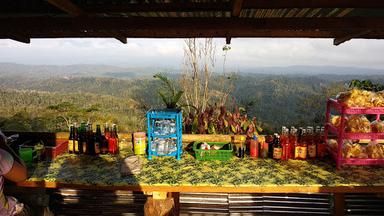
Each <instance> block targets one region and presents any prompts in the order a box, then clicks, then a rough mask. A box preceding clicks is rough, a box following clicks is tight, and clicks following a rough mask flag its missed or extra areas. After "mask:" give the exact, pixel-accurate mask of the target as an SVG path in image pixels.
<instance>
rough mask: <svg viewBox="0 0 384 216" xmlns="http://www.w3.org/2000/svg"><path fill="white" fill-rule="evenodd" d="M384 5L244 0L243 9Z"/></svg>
mask: <svg viewBox="0 0 384 216" xmlns="http://www.w3.org/2000/svg"><path fill="white" fill-rule="evenodd" d="M383 7H384V1H382V0H364V1H361V0H337V1H335V0H305V1H302V0H284V1H282V0H244V4H243V9H268V8H269V9H275V8H372V9H378V8H383Z"/></svg>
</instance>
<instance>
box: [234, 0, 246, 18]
mask: <svg viewBox="0 0 384 216" xmlns="http://www.w3.org/2000/svg"><path fill="white" fill-rule="evenodd" d="M243 2H244V0H233V4H232V5H233V6H232V17H239V16H240V12H241V9H242V7H243Z"/></svg>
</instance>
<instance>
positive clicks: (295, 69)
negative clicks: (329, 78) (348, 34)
mask: <svg viewBox="0 0 384 216" xmlns="http://www.w3.org/2000/svg"><path fill="white" fill-rule="evenodd" d="M241 72H242V73H248V74H305V75H319V74H333V75H348V74H350V75H383V74H384V69H373V68H359V67H341V66H332V65H325V66H305V65H295V66H287V67H258V68H245V69H243V70H242V71H241Z"/></svg>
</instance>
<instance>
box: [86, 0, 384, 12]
mask: <svg viewBox="0 0 384 216" xmlns="http://www.w3.org/2000/svg"><path fill="white" fill-rule="evenodd" d="M231 3H232V4H231ZM242 8H243V9H284V8H368V9H379V8H384V1H382V0H365V1H361V0H338V1H334V0H321V1H319V0H306V1H302V0H284V1H282V0H243V4H242ZM84 9H85V10H86V11H88V12H89V13H127V12H195V11H231V12H233V11H234V10H233V9H234V8H233V2H220V3H212V2H172V3H147V4H125V5H112V4H110V5H107V4H102V5H96V4H94V5H84Z"/></svg>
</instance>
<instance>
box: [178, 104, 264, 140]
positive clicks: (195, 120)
mask: <svg viewBox="0 0 384 216" xmlns="http://www.w3.org/2000/svg"><path fill="white" fill-rule="evenodd" d="M240 110H243V111H245V110H244V109H243V108H238V107H236V108H235V111H234V112H233V113H231V112H229V111H227V109H226V108H225V107H224V106H221V107H217V106H210V107H208V108H207V109H206V110H204V111H203V112H200V113H197V114H194V113H193V112H191V113H189V115H188V116H186V117H184V130H185V133H192V134H246V135H247V136H249V137H252V136H253V135H254V134H258V132H261V131H262V128H261V127H260V125H258V124H257V121H256V117H253V118H252V119H248V116H247V114H242V113H241V111H240Z"/></svg>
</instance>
